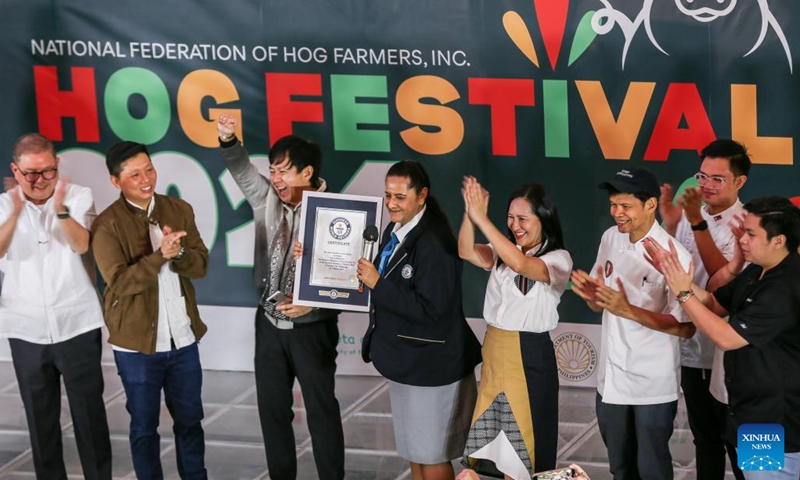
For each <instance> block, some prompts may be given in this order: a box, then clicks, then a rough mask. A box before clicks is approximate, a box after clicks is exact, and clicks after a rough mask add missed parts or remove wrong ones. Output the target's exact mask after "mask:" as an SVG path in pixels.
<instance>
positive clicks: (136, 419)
mask: <svg viewBox="0 0 800 480" xmlns="http://www.w3.org/2000/svg"><path fill="white" fill-rule="evenodd" d="M114 359H115V360H116V363H117V370H118V371H119V375H120V378H122V385H123V386H124V387H125V395H126V396H127V401H126V403H125V408H126V409H127V410H128V413H129V414H130V416H131V426H130V443H131V459H132V460H133V469H134V471H135V472H136V478H137V479H138V480H162V479H163V478H164V472H163V471H162V469H161V436H160V435H159V434H158V420H159V416H160V414H161V390H162V389H163V390H164V402H165V403H166V405H167V410H169V413H170V415H172V422H173V424H172V432H173V433H174V434H175V456H176V457H177V464H178V474H179V475H180V477H181V478H182V479H183V480H205V479H206V478H207V473H206V468H205V460H204V458H205V442H204V439H203V426H202V425H201V423H200V422H201V421H202V420H203V401H202V399H201V396H200V394H201V391H202V387H203V371H202V370H201V368H200V355H199V351H198V349H197V344H196V343H193V344H191V345H189V346H188V347H183V348H181V349H178V350H175V349H173V350H171V351H169V352H158V353H154V354H153V355H145V354H142V353H135V352H133V353H131V352H119V351H114Z"/></svg>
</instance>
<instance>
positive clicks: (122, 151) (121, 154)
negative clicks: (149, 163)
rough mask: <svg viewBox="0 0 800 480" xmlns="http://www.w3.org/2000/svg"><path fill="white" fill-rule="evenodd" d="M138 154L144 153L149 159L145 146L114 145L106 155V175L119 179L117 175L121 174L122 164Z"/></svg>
mask: <svg viewBox="0 0 800 480" xmlns="http://www.w3.org/2000/svg"><path fill="white" fill-rule="evenodd" d="M140 153H144V154H145V155H147V157H148V158H150V152H148V151H147V146H146V145H145V144H143V143H136V142H129V141H124V142H119V143H117V144H115V145H114V146H113V147H111V148H109V149H108V153H106V168H108V173H109V174H111V175H113V176H115V177H117V178H119V174H120V173H122V164H123V163H125V162H127V161H128V160H130V159H131V158H133V157H135V156H136V155H139V154H140Z"/></svg>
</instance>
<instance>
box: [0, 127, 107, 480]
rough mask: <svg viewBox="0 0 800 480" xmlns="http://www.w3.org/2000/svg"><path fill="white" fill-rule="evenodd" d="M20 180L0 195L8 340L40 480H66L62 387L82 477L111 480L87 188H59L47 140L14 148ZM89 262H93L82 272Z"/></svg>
mask: <svg viewBox="0 0 800 480" xmlns="http://www.w3.org/2000/svg"><path fill="white" fill-rule="evenodd" d="M11 171H12V173H13V174H14V178H13V179H6V180H7V182H6V183H7V188H8V187H10V186H12V185H13V184H15V183H16V184H17V186H14V187H13V188H12V189H10V190H9V191H8V192H7V193H4V194H2V195H0V224H1V225H0V257H4V258H5V260H6V262H7V263H6V269H5V278H4V280H3V294H2V296H0V336H2V337H5V338H8V339H9V341H8V343H9V346H10V347H11V358H12V360H13V361H14V371H15V372H16V375H17V383H18V384H19V392H20V395H21V396H22V403H23V405H24V406H25V416H26V418H27V420H28V432H29V434H30V441H31V450H32V452H33V466H34V470H35V471H36V478H37V479H39V480H42V479H45V480H66V478H67V472H66V469H65V467H64V457H63V453H62V446H61V381H60V379H61V378H63V380H64V386H65V388H66V391H67V398H68V399H69V409H70V412H71V413H72V422H73V430H74V431H75V440H76V443H77V445H78V455H79V456H80V460H81V466H82V467H83V476H84V478H86V479H92V480H94V479H106V480H110V479H111V442H110V440H109V436H108V423H107V422H106V409H105V404H104V402H103V372H102V370H101V368H100V357H101V354H102V346H101V338H100V327H101V326H102V325H103V313H102V311H101V309H100V302H99V298H98V296H97V291H96V290H95V287H94V265H93V262H91V261H90V258H87V259H84V258H83V257H82V255H83V254H84V253H86V251H87V250H88V249H89V228H90V224H91V222H92V220H93V219H94V217H95V211H94V199H93V198H92V192H91V190H89V189H88V188H85V187H80V186H78V185H70V184H68V183H67V182H65V181H59V180H58V157H56V153H55V148H54V147H53V144H52V143H51V142H50V140H48V139H47V138H45V137H43V136H42V135H39V134H38V133H30V134H26V135H23V136H22V137H20V138H19V139H18V140H17V143H16V144H15V145H14V153H13V163H12V164H11ZM84 260H87V261H86V263H84Z"/></svg>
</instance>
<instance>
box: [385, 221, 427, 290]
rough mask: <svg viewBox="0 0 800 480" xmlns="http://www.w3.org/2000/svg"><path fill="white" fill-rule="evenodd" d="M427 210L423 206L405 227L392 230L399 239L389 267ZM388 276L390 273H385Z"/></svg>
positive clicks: (396, 225)
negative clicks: (399, 248)
mask: <svg viewBox="0 0 800 480" xmlns="http://www.w3.org/2000/svg"><path fill="white" fill-rule="evenodd" d="M427 209H428V206H427V205H425V206H423V207H422V210H420V211H419V212H417V214H416V215H414V217H413V218H412V219H411V220H409V221H408V222H407V223H406V224H405V225H400V224H399V223H395V224H394V228H392V233H394V234H395V236H396V237H397V245H395V247H394V250H392V255H391V256H390V257H389V260H387V261H386V265H387V266H388V265H389V262H391V261H392V258H394V254H395V253H397V250H398V247H400V245H402V244H403V242H405V241H406V237H407V236H408V234H409V233H411V230H413V229H414V227H416V226H417V224H419V221H420V220H422V216H423V215H425V210H427ZM388 274H389V272H388V271H387V272H384V275H388Z"/></svg>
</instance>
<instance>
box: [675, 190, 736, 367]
mask: <svg viewBox="0 0 800 480" xmlns="http://www.w3.org/2000/svg"><path fill="white" fill-rule="evenodd" d="M743 211H744V208H743V206H742V202H740V201H738V200H737V201H736V203H735V204H733V205H732V206H731V207H729V208H728V209H726V210H725V211H724V212H722V213H719V214H717V215H711V214H709V213H708V212H707V211H706V209H705V208H702V209H700V213H701V214H702V215H703V220H705V221H706V222H707V223H708V232H709V233H710V234H711V238H712V239H713V240H714V245H716V246H717V248H718V249H719V251H720V253H722V256H724V257H725V259H726V260H730V259H731V258H733V253H734V248H735V242H736V237H735V236H734V235H733V232H731V227H730V225H728V224H729V222H731V221H733V219H734V216H735V215H738V214H740V213H742V212H743ZM675 239H677V240H678V241H679V242H680V243H681V245H683V246H684V247H686V250H688V251H689V253H690V254H691V255H692V261H693V262H694V283H696V284H697V285H698V286H700V288H706V284H707V283H708V277H709V275H708V272H706V267H705V265H703V259H702V258H700V251H699V250H698V248H697V242H695V239H694V232H693V231H692V226H691V224H690V223H689V221H688V220H687V219H686V215H685V214H683V215H682V216H681V221H680V222H679V223H678V227H677V228H676V229H675ZM714 350H715V347H714V342H712V341H711V340H710V339H709V338H708V337H706V336H705V335H703V334H702V333H700V332H699V331H698V332H697V333H696V334H695V335H694V337H692V338H687V339H681V365H683V366H684V367H692V368H706V369H710V368H711V367H712V364H713V363H714V362H713V358H714ZM720 366H721V364H720Z"/></svg>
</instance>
